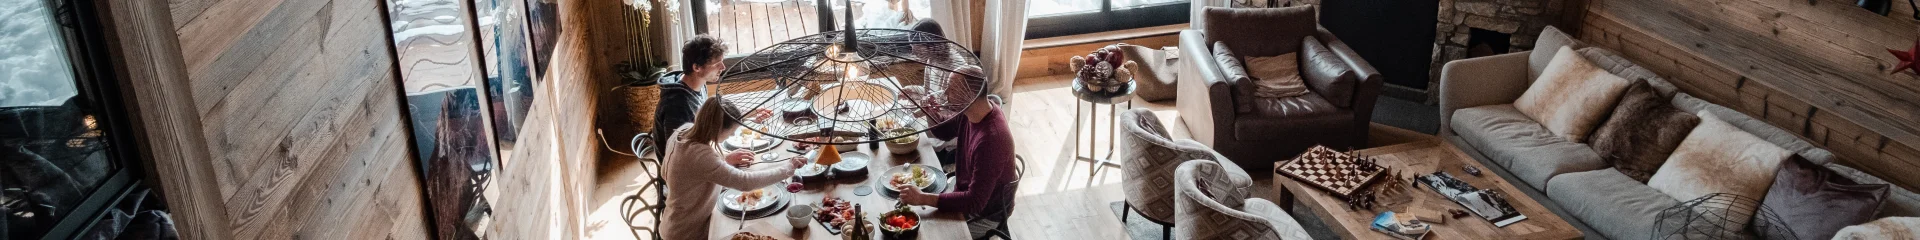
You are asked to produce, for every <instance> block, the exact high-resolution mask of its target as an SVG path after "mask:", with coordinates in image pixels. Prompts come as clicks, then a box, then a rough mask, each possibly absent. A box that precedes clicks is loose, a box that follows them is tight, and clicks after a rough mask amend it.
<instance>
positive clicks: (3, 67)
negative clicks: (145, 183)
mask: <svg viewBox="0 0 1920 240" xmlns="http://www.w3.org/2000/svg"><path fill="white" fill-rule="evenodd" d="M93 2H95V1H68V0H0V19H7V21H4V22H0V239H6V238H11V239H40V238H49V239H66V238H77V237H78V236H79V235H80V234H83V233H88V232H90V231H91V230H90V229H92V228H91V227H92V226H93V225H94V224H95V223H100V222H103V221H101V220H100V219H102V216H103V215H106V214H107V213H108V212H110V211H118V212H120V213H122V214H126V213H136V212H140V211H144V210H151V209H149V208H146V207H138V206H119V207H116V206H115V205H116V204H120V203H123V202H124V201H122V199H129V198H143V197H146V196H148V195H145V194H130V193H131V192H134V191H133V190H135V189H138V188H140V187H138V185H139V181H138V180H137V179H138V178H137V177H136V174H137V173H138V172H140V171H139V170H138V169H140V167H138V166H137V165H136V164H135V162H134V161H133V160H132V159H133V158H134V157H135V156H136V155H135V154H134V153H133V152H132V151H133V147H129V146H132V145H131V137H129V136H131V134H130V133H129V131H130V129H132V128H131V127H130V125H128V124H127V123H126V122H127V120H126V118H125V116H124V115H123V113H124V112H123V111H121V109H122V108H121V107H120V103H121V102H120V99H119V98H118V97H119V96H120V94H118V91H117V89H116V87H115V86H114V85H115V81H114V80H113V79H114V78H113V77H112V76H111V75H110V73H111V72H110V71H109V70H110V68H111V67H110V66H109V65H108V64H104V60H105V57H103V55H105V54H106V53H105V49H106V48H105V47H104V41H100V39H101V38H100V33H101V32H100V25H99V23H98V22H96V21H97V18H95V17H94V16H95V13H94V12H93V11H92V9H93V8H92V6H91V5H92V4H93ZM133 202H139V200H133ZM108 236H109V237H110V236H111V235H108Z"/></svg>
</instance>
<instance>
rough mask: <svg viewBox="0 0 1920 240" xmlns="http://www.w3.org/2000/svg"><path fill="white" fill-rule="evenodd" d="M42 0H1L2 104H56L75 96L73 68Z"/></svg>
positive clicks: (0, 75) (0, 92)
mask: <svg viewBox="0 0 1920 240" xmlns="http://www.w3.org/2000/svg"><path fill="white" fill-rule="evenodd" d="M51 13H52V11H51V9H49V8H48V7H47V6H46V3H45V2H42V1H41V0H0V19H6V21H0V107H10V106H56V105H60V104H61V103H62V102H65V101H66V100H67V98H70V97H73V96H74V95H75V94H76V93H78V91H75V90H74V85H73V84H74V81H73V67H72V66H71V65H70V63H68V59H67V57H66V54H67V53H66V52H67V49H66V47H64V46H63V44H62V42H61V40H60V33H59V25H57V24H55V23H54V21H53V17H52V16H53V15H52V14H51Z"/></svg>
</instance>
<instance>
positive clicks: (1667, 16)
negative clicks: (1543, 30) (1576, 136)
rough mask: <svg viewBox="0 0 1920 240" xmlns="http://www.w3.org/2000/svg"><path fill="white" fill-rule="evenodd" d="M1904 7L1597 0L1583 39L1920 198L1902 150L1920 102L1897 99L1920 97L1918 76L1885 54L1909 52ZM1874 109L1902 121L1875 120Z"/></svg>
mask: <svg viewBox="0 0 1920 240" xmlns="http://www.w3.org/2000/svg"><path fill="white" fill-rule="evenodd" d="M1896 5H1898V6H1895V7H1896V8H1897V9H1898V10H1896V12H1895V13H1894V14H1892V16H1878V15H1873V14H1871V13H1869V12H1866V11H1865V10H1861V9H1859V8H1857V7H1853V6H1852V5H1851V2H1846V1H1836V0H1815V1H1812V2H1808V1H1778V0H1710V1H1704V2H1694V1H1678V0H1617V1H1599V2H1596V3H1594V4H1593V6H1590V7H1589V8H1588V12H1587V14H1586V16H1585V17H1583V18H1582V20H1581V21H1580V24H1581V27H1582V31H1581V32H1580V33H1579V36H1580V38H1581V39H1582V40H1586V41H1588V42H1590V43H1594V44H1595V45H1596V46H1600V47H1605V48H1608V49H1613V50H1616V51H1618V52H1620V53H1621V54H1622V55H1624V56H1625V57H1627V58H1628V59H1631V60H1633V61H1635V62H1636V63H1639V64H1641V65H1643V66H1645V67H1647V68H1648V69H1649V70H1653V71H1654V72H1657V73H1660V74H1661V75H1662V76H1665V77H1667V78H1668V79H1670V80H1672V81H1673V82H1674V85H1676V86H1678V87H1679V88H1680V89H1681V90H1682V91H1684V92H1687V93H1689V94H1692V95H1695V96H1697V97H1700V98H1702V99H1705V100H1707V101H1709V102H1713V103H1717V104H1721V105H1725V106H1727V107H1729V108H1733V109H1735V110H1738V111H1740V112H1743V113H1746V114H1748V115H1752V116H1753V117H1755V118H1757V119H1761V120H1762V121H1765V122H1767V123H1769V124H1772V125H1774V126H1776V127H1780V128H1783V129H1787V130H1788V131H1791V132H1794V133H1797V134H1798V135H1799V136H1800V137H1801V138H1802V139H1806V140H1808V141H1810V142H1813V143H1814V144H1815V145H1818V146H1820V147H1823V148H1827V149H1829V150H1832V151H1833V152H1834V154H1835V155H1836V156H1838V157H1839V158H1840V161H1842V162H1843V163H1845V164H1848V165H1851V166H1855V167H1859V168H1861V169H1862V170H1865V171H1867V172H1869V173H1874V174H1875V175H1876V176H1881V177H1883V178H1886V179H1887V180H1889V181H1892V182H1895V183H1896V184H1898V185H1901V186H1902V187H1906V188H1908V189H1914V188H1916V187H1920V175H1914V174H1909V173H1911V172H1913V171H1920V151H1914V148H1913V147H1911V145H1908V144H1904V143H1902V142H1903V140H1910V139H1909V138H1910V137H1911V135H1910V133H1908V132H1907V131H1902V130H1898V129H1903V128H1902V126H1907V125H1910V124H1912V123H1901V122H1900V121H1903V120H1902V119H1904V118H1906V117H1907V116H1904V115H1901V114H1912V113H1907V112H1905V110H1904V109H1907V107H1906V106H1907V105H1902V104H1909V105H1910V104H1911V103H1912V102H1915V99H1916V98H1920V96H1908V95H1903V94H1890V93H1897V92H1913V91H1914V90H1916V89H1920V84H1915V83H1920V78H1916V77H1915V76H1914V75H1911V74H1889V72H1887V71H1886V70H1887V69H1888V68H1890V67H1891V63H1893V60H1892V59H1891V55H1888V54H1887V53H1886V52H1885V49H1893V48H1897V49H1904V48H1906V47H1908V46H1911V45H1912V44H1913V43H1912V41H1913V39H1915V37H1916V33H1915V31H1914V30H1915V29H1916V26H1920V21H1915V20H1913V19H1912V18H1911V11H1910V10H1906V3H1905V2H1901V3H1897V4H1896ZM1652 19H1657V20H1652ZM1669 20H1676V21H1670V22H1669ZM1779 58H1785V59H1788V60H1778V59H1779ZM1814 92H1818V94H1814ZM1875 111H1881V112H1891V114H1894V116H1883V117H1866V116H1873V114H1876V113H1874V112H1875ZM1889 121H1893V122H1889ZM1862 124H1869V125H1862ZM1869 126H1872V127H1869ZM1907 142H1911V141H1907Z"/></svg>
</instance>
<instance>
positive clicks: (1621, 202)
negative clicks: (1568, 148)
mask: <svg viewBox="0 0 1920 240" xmlns="http://www.w3.org/2000/svg"><path fill="white" fill-rule="evenodd" d="M1546 193H1547V198H1550V199H1553V201H1554V202H1556V203H1559V204H1560V206H1561V207H1562V208H1564V209H1565V210H1566V211H1567V214H1568V215H1573V216H1571V217H1573V218H1576V219H1580V222H1584V223H1586V224H1587V226H1589V227H1592V228H1593V230H1594V231H1598V232H1599V233H1598V234H1600V235H1601V236H1606V237H1607V238H1613V239H1642V238H1646V237H1647V234H1649V233H1652V232H1653V230H1654V226H1653V222H1654V221H1653V220H1654V219H1657V217H1658V216H1659V215H1660V210H1665V209H1667V208H1669V207H1673V206H1674V205H1679V204H1680V201H1679V200H1674V199H1673V198H1672V197H1668V196H1667V195H1666V194H1661V193H1660V191H1658V190H1654V189H1653V188H1652V187H1647V185H1644V184H1640V182H1639V181H1634V180H1633V178H1629V177H1627V175H1625V174H1621V173H1620V171H1618V170H1614V169H1601V170H1594V171H1586V172H1577V173H1568V174H1562V175H1560V176H1559V177H1554V178H1553V182H1552V183H1549V184H1548V186H1547V190H1546Z"/></svg>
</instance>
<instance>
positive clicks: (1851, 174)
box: [1824, 162, 1920, 217]
mask: <svg viewBox="0 0 1920 240" xmlns="http://www.w3.org/2000/svg"><path fill="white" fill-rule="evenodd" d="M1824 166H1825V167H1827V169H1831V170H1833V173H1836V174H1839V175H1840V176H1846V177H1847V179H1851V180H1853V181H1854V182H1857V183H1861V184H1889V183H1888V182H1887V181H1886V180H1882V179H1880V178H1879V177H1874V176H1873V175H1871V174H1867V173H1866V172H1862V171H1860V170H1859V169H1854V168H1852V167H1847V166H1845V165H1840V163H1838V162H1833V163H1827V164H1824ZM1887 195H1888V196H1887V200H1886V202H1882V203H1881V205H1880V214H1879V215H1875V216H1874V217H1892V216H1920V194H1915V193H1913V191H1908V190H1907V189H1906V188H1901V187H1900V186H1894V187H1893V191H1890V194H1887Z"/></svg>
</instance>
